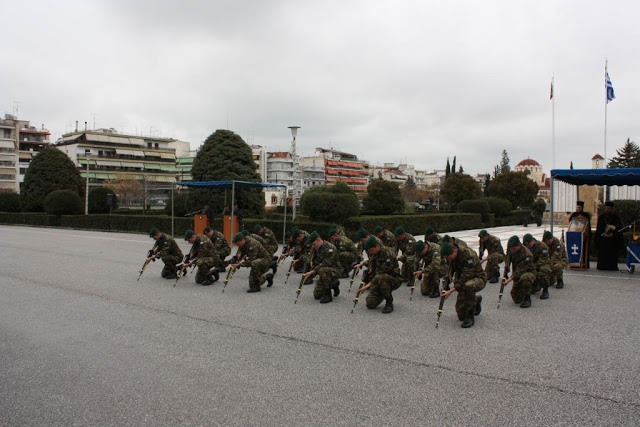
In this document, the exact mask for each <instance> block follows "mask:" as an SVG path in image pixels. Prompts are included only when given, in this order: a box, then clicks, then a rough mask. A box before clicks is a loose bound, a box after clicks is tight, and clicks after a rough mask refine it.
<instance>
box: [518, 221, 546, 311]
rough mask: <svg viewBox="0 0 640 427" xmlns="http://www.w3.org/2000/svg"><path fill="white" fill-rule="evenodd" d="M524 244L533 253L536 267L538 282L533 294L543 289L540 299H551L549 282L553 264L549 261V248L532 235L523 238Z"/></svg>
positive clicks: (534, 284)
mask: <svg viewBox="0 0 640 427" xmlns="http://www.w3.org/2000/svg"><path fill="white" fill-rule="evenodd" d="M522 243H524V244H525V246H526V247H527V248H529V250H530V251H531V254H532V255H533V264H534V265H535V266H536V281H535V282H534V283H533V288H532V289H531V293H533V294H535V293H536V292H538V291H539V290H540V289H541V288H542V294H540V299H547V298H549V280H550V277H551V262H550V260H549V248H548V247H547V245H545V244H544V242H539V241H537V240H536V239H535V238H534V237H533V236H532V235H531V234H529V233H527V234H525V235H524V236H523V237H522Z"/></svg>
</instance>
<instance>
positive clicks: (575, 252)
mask: <svg viewBox="0 0 640 427" xmlns="http://www.w3.org/2000/svg"><path fill="white" fill-rule="evenodd" d="M582 237H583V235H582V232H580V231H567V234H566V242H567V258H568V261H569V265H570V266H580V260H582Z"/></svg>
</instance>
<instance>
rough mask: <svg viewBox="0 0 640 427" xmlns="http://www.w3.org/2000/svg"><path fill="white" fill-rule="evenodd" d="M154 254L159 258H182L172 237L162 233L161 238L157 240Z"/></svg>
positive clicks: (178, 247)
mask: <svg viewBox="0 0 640 427" xmlns="http://www.w3.org/2000/svg"><path fill="white" fill-rule="evenodd" d="M155 252H156V254H157V255H158V257H159V258H164V257H167V256H176V257H178V258H182V251H181V250H180V246H178V244H177V243H176V241H175V240H174V238H173V237H171V236H169V235H168V234H164V233H162V236H161V237H160V239H158V248H157V249H156V251H155Z"/></svg>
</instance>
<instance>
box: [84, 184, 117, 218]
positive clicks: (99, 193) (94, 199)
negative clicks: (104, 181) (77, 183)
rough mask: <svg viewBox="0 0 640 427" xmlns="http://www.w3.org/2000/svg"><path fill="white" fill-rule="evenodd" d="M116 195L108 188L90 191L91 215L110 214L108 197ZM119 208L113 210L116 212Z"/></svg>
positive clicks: (97, 188)
mask: <svg viewBox="0 0 640 427" xmlns="http://www.w3.org/2000/svg"><path fill="white" fill-rule="evenodd" d="M109 194H115V192H114V191H113V190H112V189H110V188H107V187H96V188H93V189H91V191H89V213H91V214H101V213H109V212H110V208H109V203H108V195H109ZM117 208H118V206H117V205H116V206H114V207H113V210H116V209H117Z"/></svg>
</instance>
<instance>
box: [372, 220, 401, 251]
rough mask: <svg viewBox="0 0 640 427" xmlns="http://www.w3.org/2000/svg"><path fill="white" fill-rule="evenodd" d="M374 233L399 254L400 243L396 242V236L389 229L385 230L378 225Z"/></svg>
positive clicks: (386, 245)
mask: <svg viewBox="0 0 640 427" xmlns="http://www.w3.org/2000/svg"><path fill="white" fill-rule="evenodd" d="M373 234H375V235H376V237H377V238H378V239H380V240H381V241H382V244H383V245H384V246H385V247H387V248H391V249H393V253H394V254H396V255H397V254H398V244H397V243H396V236H394V235H393V233H392V232H390V231H389V230H385V229H384V228H382V227H380V226H379V225H376V227H375V228H374V229H373Z"/></svg>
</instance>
